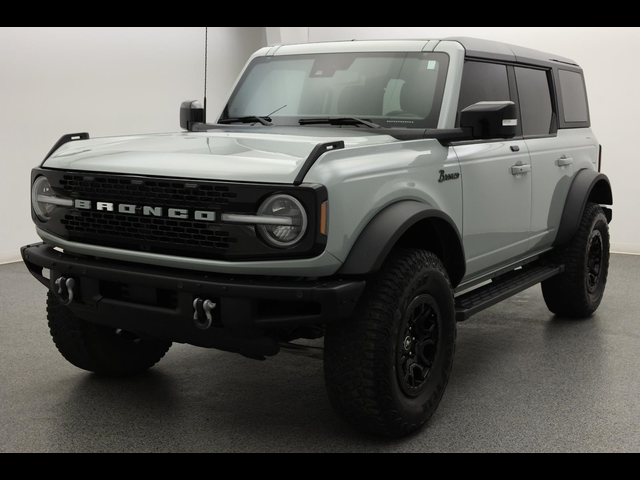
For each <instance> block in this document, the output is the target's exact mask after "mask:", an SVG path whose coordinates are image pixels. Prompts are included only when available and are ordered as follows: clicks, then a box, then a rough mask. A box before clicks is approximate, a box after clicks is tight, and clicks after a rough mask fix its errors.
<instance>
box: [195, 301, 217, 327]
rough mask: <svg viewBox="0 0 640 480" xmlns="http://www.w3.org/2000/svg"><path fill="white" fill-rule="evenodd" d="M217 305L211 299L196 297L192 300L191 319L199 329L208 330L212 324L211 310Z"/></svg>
mask: <svg viewBox="0 0 640 480" xmlns="http://www.w3.org/2000/svg"><path fill="white" fill-rule="evenodd" d="M217 306H218V305H216V304H215V303H213V302H212V301H211V300H202V299H201V298H196V299H195V301H194V302H193V309H194V314H193V321H194V323H195V324H196V327H198V328H199V329H200V330H209V329H210V328H211V325H213V311H214V310H215V309H216V307H217Z"/></svg>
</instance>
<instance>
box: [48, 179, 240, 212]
mask: <svg viewBox="0 0 640 480" xmlns="http://www.w3.org/2000/svg"><path fill="white" fill-rule="evenodd" d="M60 186H61V187H62V188H63V189H64V190H65V191H66V192H67V194H68V195H70V196H73V197H76V198H83V199H87V200H90V199H93V198H97V199H100V200H101V201H105V199H117V201H119V202H123V203H127V202H129V203H134V204H139V203H144V205H148V206H150V207H156V206H167V205H171V206H172V208H205V207H206V208H212V207H216V206H218V207H219V206H226V205H229V204H230V203H231V201H232V200H234V199H237V198H238V193H236V192H233V191H231V187H230V186H226V185H225V186H223V185H207V184H199V183H195V182H175V181H171V182H168V181H166V182H165V181H158V180H142V179H140V180H136V179H133V180H132V179H130V178H115V177H112V178H108V177H87V176H81V175H64V176H63V178H62V180H60Z"/></svg>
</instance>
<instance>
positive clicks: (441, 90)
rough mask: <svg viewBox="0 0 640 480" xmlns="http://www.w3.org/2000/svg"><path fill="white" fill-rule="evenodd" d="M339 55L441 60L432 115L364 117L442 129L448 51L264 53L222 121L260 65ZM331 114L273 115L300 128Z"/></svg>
mask: <svg viewBox="0 0 640 480" xmlns="http://www.w3.org/2000/svg"><path fill="white" fill-rule="evenodd" d="M329 55H331V56H336V55H351V56H357V57H363V58H364V57H368V58H389V57H396V58H400V57H405V58H409V57H413V58H418V59H420V60H424V61H428V60H438V61H439V62H441V68H440V70H439V72H438V78H437V84H436V88H435V92H434V98H433V105H432V108H431V112H430V114H429V116H428V117H427V118H425V119H422V120H417V119H413V118H407V119H403V118H401V117H388V116H383V115H380V116H372V115H363V116H361V117H360V118H362V119H363V120H367V121H371V122H375V123H376V124H379V125H380V126H382V127H383V129H397V130H411V129H419V130H425V129H436V128H438V125H439V121H440V117H441V114H442V110H443V102H444V94H445V89H446V86H447V80H448V76H449V69H450V64H451V59H450V56H449V55H448V54H447V53H444V52H344V53H317V54H302V55H281V56H263V57H256V58H254V59H253V60H252V61H251V62H250V63H249V64H248V65H247V67H246V68H245V70H244V71H243V73H242V75H241V77H240V79H239V80H238V82H237V84H236V86H235V88H234V90H233V92H232V93H231V95H230V96H229V100H228V101H227V103H226V105H225V107H224V109H223V111H222V114H221V115H220V118H219V119H218V122H220V121H223V120H226V119H229V118H230V117H231V116H230V115H229V109H230V106H231V105H232V104H233V102H234V100H235V99H236V97H237V96H238V94H239V92H240V91H241V89H242V87H243V85H244V84H245V82H246V81H247V79H248V78H249V76H250V75H251V74H252V72H253V71H254V68H255V67H256V66H258V65H261V64H265V63H272V62H278V61H290V60H292V59H296V60H298V59H299V60H301V61H304V60H316V59H317V58H318V57H320V56H329ZM267 113H271V112H266V113H265V112H255V113H253V115H261V114H264V115H266V114H267ZM327 116H328V115H327V114H318V115H309V114H300V115H297V116H278V115H272V116H271V117H270V119H271V121H272V123H273V125H274V126H281V127H299V128H308V127H305V126H301V125H300V124H299V120H301V119H309V118H326V117H327ZM331 116H332V117H341V115H336V114H334V115H331ZM321 128H362V127H358V126H348V127H345V126H337V125H323V126H321Z"/></svg>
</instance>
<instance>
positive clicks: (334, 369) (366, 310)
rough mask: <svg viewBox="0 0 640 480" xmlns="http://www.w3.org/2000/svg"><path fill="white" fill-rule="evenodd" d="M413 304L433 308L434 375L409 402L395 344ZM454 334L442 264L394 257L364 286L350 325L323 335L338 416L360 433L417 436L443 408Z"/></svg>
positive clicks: (405, 252) (422, 256)
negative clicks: (423, 303) (432, 304)
mask: <svg viewBox="0 0 640 480" xmlns="http://www.w3.org/2000/svg"><path fill="white" fill-rule="evenodd" d="M418 299H420V301H427V300H428V299H432V300H434V301H435V303H436V304H437V309H439V318H440V320H439V323H438V328H437V330H436V331H437V335H436V336H437V337H438V343H437V347H433V348H434V350H433V351H432V352H431V353H432V354H433V362H432V368H431V370H430V373H429V374H428V375H426V380H425V381H423V383H422V386H421V388H422V389H423V390H422V391H421V393H419V392H420V391H419V390H416V391H415V392H413V394H412V395H408V394H407V393H406V390H407V388H409V387H407V385H406V384H403V380H402V378H401V376H402V375H398V372H399V371H401V370H402V366H401V365H402V364H400V366H399V364H398V355H403V353H402V348H403V347H402V338H400V336H404V334H403V333H402V332H403V329H404V328H406V325H407V323H406V322H407V318H408V314H409V312H410V311H411V310H409V309H410V307H411V308H413V307H412V305H415V303H416V300H418ZM424 299H427V300H424ZM428 301H429V302H431V300H428ZM426 308H429V307H428V306H427V307H426ZM425 315H426V314H425ZM432 331H433V330H432ZM456 334H457V329H456V320H455V305H454V299H453V290H452V288H451V283H450V281H449V277H448V275H447V272H446V270H445V267H444V265H443V264H442V262H441V260H440V259H439V258H438V257H437V256H436V255H434V254H432V253H429V252H425V251H422V250H412V249H399V250H396V251H394V252H392V254H391V255H390V257H389V259H388V260H387V261H386V262H385V264H384V266H383V268H382V269H381V271H380V272H379V273H378V274H377V275H376V276H375V277H374V278H372V279H371V280H370V281H369V282H368V285H367V289H366V291H365V293H364V294H363V298H362V299H361V301H360V303H359V305H358V307H357V309H356V312H355V314H354V315H353V316H352V318H351V319H350V320H349V321H347V322H343V323H337V324H334V325H330V326H329V327H328V328H327V332H326V338H325V361H324V362H325V363H324V368H325V381H326V385H327V390H328V393H329V398H330V401H331V404H332V406H333V408H334V409H335V411H336V413H337V414H338V415H339V416H340V417H342V418H343V419H344V420H345V421H346V422H347V423H349V424H351V425H352V426H353V427H355V428H357V429H359V430H361V431H364V432H368V433H373V434H378V435H383V436H387V437H392V438H402V437H405V436H407V435H410V434H412V433H414V432H415V431H417V430H418V429H420V428H421V427H422V426H423V425H424V424H425V423H426V422H427V421H429V419H430V418H431V417H432V416H433V414H434V413H435V411H436V409H437V408H438V406H439V404H440V402H441V400H442V397H443V395H444V392H445V389H446V387H447V384H448V382H449V376H450V374H451V369H452V367H453V358H454V355H455V345H456ZM407 340H410V338H409V337H407ZM425 351H426V350H425ZM405 381H406V380H405Z"/></svg>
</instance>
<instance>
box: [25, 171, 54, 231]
mask: <svg viewBox="0 0 640 480" xmlns="http://www.w3.org/2000/svg"><path fill="white" fill-rule="evenodd" d="M55 196H56V194H55V193H54V192H53V189H52V188H51V184H50V183H49V180H47V179H46V178H45V177H38V178H37V179H36V181H35V182H33V188H32V190H31V204H32V205H33V211H34V212H36V215H37V216H38V218H39V219H40V220H42V221H43V222H46V221H47V220H49V219H50V218H51V212H53V211H54V210H55V208H56V205H54V204H53V203H47V202H46V201H43V200H44V199H46V198H47V197H50V198H55Z"/></svg>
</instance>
